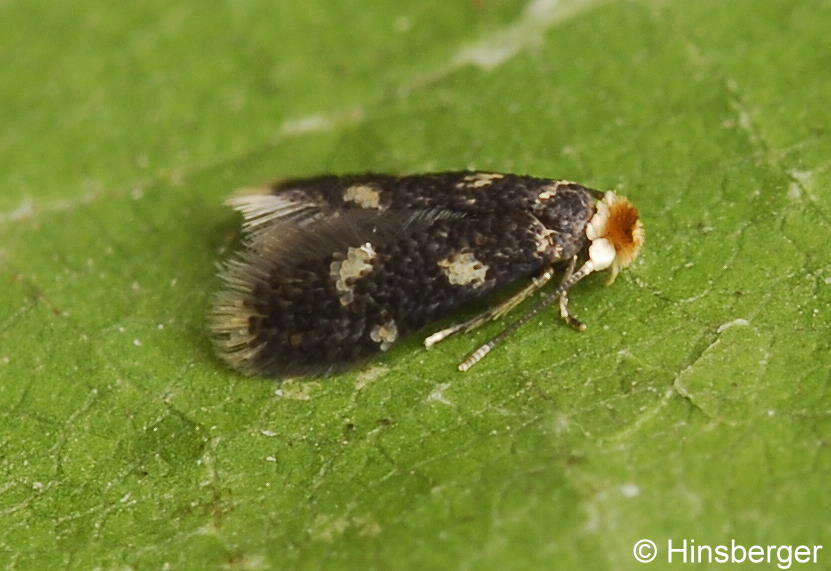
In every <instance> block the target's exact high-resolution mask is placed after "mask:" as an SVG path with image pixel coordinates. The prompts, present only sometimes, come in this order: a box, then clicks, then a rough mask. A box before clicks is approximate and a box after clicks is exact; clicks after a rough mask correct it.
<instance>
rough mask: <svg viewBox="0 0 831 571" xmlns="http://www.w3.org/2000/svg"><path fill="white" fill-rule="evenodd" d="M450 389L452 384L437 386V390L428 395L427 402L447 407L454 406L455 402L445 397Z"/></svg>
mask: <svg viewBox="0 0 831 571" xmlns="http://www.w3.org/2000/svg"><path fill="white" fill-rule="evenodd" d="M448 388H450V383H439V384H438V385H436V388H434V389H433V391H432V392H431V393H430V394H429V395H427V399H426V400H427V402H437V403H441V404H444V405H447V406H453V402H452V401H450V400H449V399H448V398H447V397H446V396H445V395H444V391H446V390H447V389H448Z"/></svg>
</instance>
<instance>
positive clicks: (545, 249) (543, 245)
mask: <svg viewBox="0 0 831 571" xmlns="http://www.w3.org/2000/svg"><path fill="white" fill-rule="evenodd" d="M553 234H555V232H554V230H550V229H548V228H543V230H542V232H538V233H537V250H536V253H537V254H538V255H539V256H540V257H545V256H546V254H548V253H549V252H550V251H551V250H552V248H554V251H556V249H557V248H556V247H555V246H554V244H553V241H552V239H551V236H552V235H553Z"/></svg>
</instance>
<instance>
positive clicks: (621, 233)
mask: <svg viewBox="0 0 831 571" xmlns="http://www.w3.org/2000/svg"><path fill="white" fill-rule="evenodd" d="M586 237H587V238H588V239H589V240H591V244H590V245H589V260H591V262H592V265H593V266H594V269H595V270H605V269H606V268H611V274H610V275H609V281H608V283H612V282H613V281H615V278H616V277H617V274H618V272H620V270H621V269H622V268H625V267H627V266H628V265H629V264H631V263H632V262H634V261H635V258H637V257H638V254H639V253H640V251H641V246H642V245H643V240H644V230H643V223H642V222H641V219H640V215H639V214H638V209H637V208H635V206H634V205H632V203H631V202H629V200H628V199H626V197H623V196H618V195H617V194H615V193H614V192H612V191H608V192H606V194H604V195H603V199H602V200H598V201H597V211H596V212H595V214H594V216H592V218H591V220H589V223H588V224H587V225H586Z"/></svg>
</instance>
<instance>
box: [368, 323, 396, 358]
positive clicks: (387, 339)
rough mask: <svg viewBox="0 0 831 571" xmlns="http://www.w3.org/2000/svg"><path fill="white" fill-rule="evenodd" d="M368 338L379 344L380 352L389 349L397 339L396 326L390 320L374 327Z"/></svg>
mask: <svg viewBox="0 0 831 571" xmlns="http://www.w3.org/2000/svg"><path fill="white" fill-rule="evenodd" d="M369 337H370V339H372V340H373V341H375V342H376V343H380V344H381V351H386V350H387V349H389V348H390V347H391V346H392V344H393V343H395V340H396V339H398V326H397V325H396V324H395V321H393V320H392V319H390V320H389V321H387V322H386V323H383V324H381V325H376V326H375V327H373V328H372V331H370V332H369Z"/></svg>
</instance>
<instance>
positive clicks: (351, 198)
mask: <svg viewBox="0 0 831 571" xmlns="http://www.w3.org/2000/svg"><path fill="white" fill-rule="evenodd" d="M343 200H344V201H345V202H354V203H355V204H357V205H358V206H360V207H361V208H380V206H381V190H380V189H378V188H375V187H374V186H372V185H369V184H353V185H352V186H350V187H349V188H347V189H346V190H345V191H344V193H343Z"/></svg>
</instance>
